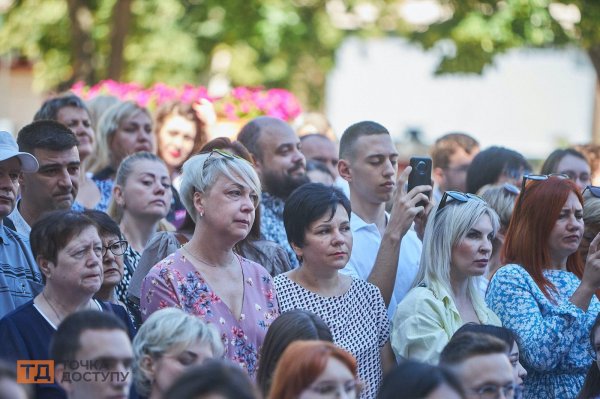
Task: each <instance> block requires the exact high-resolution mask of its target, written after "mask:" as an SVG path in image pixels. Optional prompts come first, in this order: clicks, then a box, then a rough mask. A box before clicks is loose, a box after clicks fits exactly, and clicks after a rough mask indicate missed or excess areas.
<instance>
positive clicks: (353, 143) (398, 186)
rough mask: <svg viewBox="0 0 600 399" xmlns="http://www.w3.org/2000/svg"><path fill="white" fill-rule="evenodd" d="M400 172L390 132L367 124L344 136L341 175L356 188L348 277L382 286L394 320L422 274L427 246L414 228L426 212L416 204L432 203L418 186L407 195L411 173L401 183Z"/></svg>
mask: <svg viewBox="0 0 600 399" xmlns="http://www.w3.org/2000/svg"><path fill="white" fill-rule="evenodd" d="M397 168H398V151H396V148H395V147H394V143H393V142H392V138H391V136H390V133H389V132H388V130H387V129H386V128H385V127H383V126H381V125H380V124H379V123H376V122H371V121H363V122H358V123H355V124H354V125H352V126H350V127H349V128H347V129H346V131H344V134H343V135H342V138H341V140H340V160H339V163H338V170H339V172H340V176H342V177H343V178H344V179H345V180H346V181H348V183H349V185H350V201H351V203H352V216H351V218H350V228H351V229H352V236H353V238H354V244H353V248H352V254H351V256H350V261H349V262H348V264H347V265H346V267H345V268H344V269H343V270H342V273H345V274H348V275H350V276H353V277H355V278H358V279H362V280H368V281H369V282H370V283H372V284H374V285H375V286H377V287H378V288H379V289H380V290H381V295H382V296H383V299H384V301H385V303H386V305H388V316H389V317H390V318H391V317H392V316H393V315H394V312H395V310H396V306H397V304H398V303H399V302H400V301H401V300H402V298H403V297H404V295H406V293H407V292H408V290H409V289H410V288H411V285H412V283H413V280H414V279H415V276H416V274H417V270H418V269H419V261H420V258H421V249H422V247H423V244H422V243H421V240H419V238H418V237H417V233H416V232H415V230H414V229H413V228H412V227H411V226H412V224H413V221H415V222H417V223H416V224H418V226H419V227H420V228H422V227H423V226H424V222H425V216H424V215H425V214H426V211H425V209H424V207H423V206H417V205H416V204H417V203H418V202H419V201H425V202H426V203H428V202H429V199H428V197H427V196H426V195H425V194H424V193H425V192H426V191H429V190H431V186H417V187H415V188H413V189H412V190H411V191H410V192H409V193H406V191H405V189H404V183H406V182H407V180H408V173H409V169H408V168H407V169H406V170H405V171H404V172H403V173H402V174H401V175H400V177H398V178H397ZM390 199H391V200H392V203H393V208H392V211H391V213H389V214H388V213H386V212H385V204H386V202H388V201H389V200H390ZM427 207H428V208H429V207H430V205H427Z"/></svg>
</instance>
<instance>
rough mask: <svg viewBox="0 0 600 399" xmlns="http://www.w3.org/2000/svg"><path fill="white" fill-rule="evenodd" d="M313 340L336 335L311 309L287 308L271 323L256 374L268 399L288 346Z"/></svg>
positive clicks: (330, 338)
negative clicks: (288, 309) (280, 359)
mask: <svg viewBox="0 0 600 399" xmlns="http://www.w3.org/2000/svg"><path fill="white" fill-rule="evenodd" d="M312 339H315V340H321V341H330V342H333V336H332V334H331V331H330V330H329V327H328V326H327V324H325V322H324V321H323V320H322V319H321V318H320V317H319V316H317V315H316V314H314V313H312V312H310V311H308V310H303V309H293V310H290V311H287V312H285V313H283V314H281V316H279V317H278V318H277V319H275V321H274V322H273V323H272V324H271V327H269V329H268V330H267V335H266V336H265V341H264V343H263V346H262V348H261V351H260V360H259V367H258V373H257V375H256V383H257V385H258V387H259V388H260V390H261V392H262V393H263V395H264V396H265V398H266V397H268V395H269V390H270V388H271V382H272V378H273V373H274V372H275V366H276V365H277V362H278V361H279V358H280V357H281V355H282V354H283V351H284V350H285V348H287V347H288V346H289V345H290V344H291V343H292V342H294V341H298V340H312Z"/></svg>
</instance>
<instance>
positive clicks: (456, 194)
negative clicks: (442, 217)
mask: <svg viewBox="0 0 600 399" xmlns="http://www.w3.org/2000/svg"><path fill="white" fill-rule="evenodd" d="M469 200H476V201H482V202H485V201H484V200H483V198H481V197H480V196H478V195H475V194H471V193H461V192H460V191H446V192H445V193H444V195H443V196H442V199H441V201H440V205H439V206H438V209H437V212H439V211H441V210H442V209H444V208H445V207H446V205H448V204H449V203H451V202H453V201H459V202H460V203H465V202H467V201H469Z"/></svg>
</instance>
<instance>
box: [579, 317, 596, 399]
mask: <svg viewBox="0 0 600 399" xmlns="http://www.w3.org/2000/svg"><path fill="white" fill-rule="evenodd" d="M598 327H600V314H598V316H596V321H594V325H593V326H592V330H591V331H590V345H591V347H592V348H593V350H594V351H595V350H596V348H595V347H594V337H595V335H596V330H598ZM599 367H600V366H599V365H598V362H597V361H596V362H592V364H591V365H590V368H589V369H588V372H587V375H586V376H585V381H584V383H583V387H582V388H581V391H580V392H579V395H578V396H577V399H589V398H593V397H596V396H598V395H599V394H600V368H599Z"/></svg>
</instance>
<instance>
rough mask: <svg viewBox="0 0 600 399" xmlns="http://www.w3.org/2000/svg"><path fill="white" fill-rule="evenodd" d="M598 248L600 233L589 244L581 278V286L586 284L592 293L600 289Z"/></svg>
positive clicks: (599, 255) (599, 256)
mask: <svg viewBox="0 0 600 399" xmlns="http://www.w3.org/2000/svg"><path fill="white" fill-rule="evenodd" d="M598 246H600V233H598V234H596V237H594V239H593V240H592V243H591V244H590V249H589V252H588V256H587V260H586V262H585V269H584V270H583V276H582V277H581V284H586V285H587V286H588V288H589V289H591V290H592V291H596V290H598V289H600V251H598Z"/></svg>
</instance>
